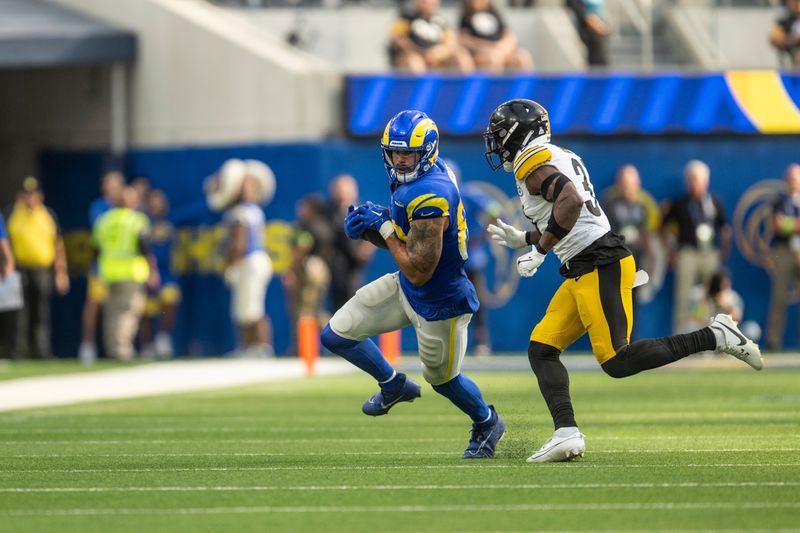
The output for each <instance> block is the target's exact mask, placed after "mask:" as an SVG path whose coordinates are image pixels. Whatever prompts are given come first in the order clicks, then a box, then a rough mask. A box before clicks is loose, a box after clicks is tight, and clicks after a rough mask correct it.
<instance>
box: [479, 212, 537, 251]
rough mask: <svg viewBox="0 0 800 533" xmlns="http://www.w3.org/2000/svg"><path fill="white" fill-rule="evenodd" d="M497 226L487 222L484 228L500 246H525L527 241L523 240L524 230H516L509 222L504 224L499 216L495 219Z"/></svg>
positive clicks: (515, 247) (514, 247)
mask: <svg viewBox="0 0 800 533" xmlns="http://www.w3.org/2000/svg"><path fill="white" fill-rule="evenodd" d="M497 224H498V226H495V225H494V224H489V226H488V227H487V228H486V231H488V232H489V233H490V234H491V235H492V240H493V241H494V242H496V243H497V244H499V245H501V246H506V247H508V248H513V249H517V248H525V247H526V246H528V243H527V242H526V241H525V232H524V231H521V230H518V229H517V228H515V227H514V226H512V225H511V224H506V223H505V222H503V221H502V220H500V219H499V218H498V219H497Z"/></svg>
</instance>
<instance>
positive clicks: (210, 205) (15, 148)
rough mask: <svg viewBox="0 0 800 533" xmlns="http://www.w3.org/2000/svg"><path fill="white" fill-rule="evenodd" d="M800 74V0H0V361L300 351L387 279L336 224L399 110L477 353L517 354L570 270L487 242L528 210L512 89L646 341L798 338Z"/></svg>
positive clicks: (368, 179) (371, 194) (372, 255)
mask: <svg viewBox="0 0 800 533" xmlns="http://www.w3.org/2000/svg"><path fill="white" fill-rule="evenodd" d="M178 5H179V6H180V7H176V6H178ZM798 70H800V0H665V1H663V2H662V1H658V2H656V1H654V0H508V1H505V0H463V1H461V0H407V1H403V2H398V1H395V0H182V2H180V3H175V2H172V1H171V0H114V2H108V1H107V0H49V1H44V0H0V117H2V119H0V177H1V179H0V213H2V218H0V276H2V279H0V357H7V358H48V357H52V356H53V355H54V354H55V355H57V356H63V357H75V356H79V357H80V358H81V359H82V360H84V361H86V362H91V361H93V360H95V359H96V358H97V357H106V356H107V357H114V358H118V359H121V360H131V359H137V358H141V359H151V358H169V357H173V356H175V355H219V354H223V353H229V354H230V355H242V356H252V357H265V356H271V355H273V354H278V355H282V354H296V353H297V352H298V351H299V350H300V348H301V346H300V345H301V344H303V343H304V342H306V340H307V339H310V338H315V335H316V334H315V332H316V331H317V329H318V328H319V325H320V324H322V323H324V322H325V321H326V320H327V317H328V316H329V315H330V313H331V312H332V311H335V310H336V309H337V308H338V307H339V306H341V305H342V303H343V302H345V301H346V300H347V299H348V298H350V297H351V296H352V295H353V294H354V292H355V291H356V290H357V289H358V287H360V286H361V284H362V283H363V282H365V281H368V280H370V279H374V278H375V277H377V276H378V275H380V274H381V273H383V272H386V271H387V270H388V269H390V268H392V264H391V261H390V260H389V259H388V258H387V257H386V254H385V253H383V252H376V251H375V249H374V248H373V247H372V246H371V245H369V244H367V243H365V242H362V241H351V240H348V239H347V238H345V236H344V234H343V231H342V220H343V218H344V216H345V213H346V210H347V207H348V205H350V204H354V203H357V202H359V201H364V200H372V201H375V202H378V203H386V201H387V198H388V182H387V180H386V179H385V176H383V167H382V165H381V159H380V154H379V150H378V139H379V136H380V134H381V133H382V132H383V128H384V126H385V124H386V121H387V120H388V119H389V118H390V117H391V116H392V115H393V114H394V113H396V112H397V111H399V110H400V109H403V108H418V109H422V110H424V111H425V112H427V113H428V114H429V115H430V116H431V117H432V118H433V119H434V120H436V122H437V124H438V125H439V130H440V134H441V138H442V145H441V146H442V155H443V157H446V158H448V163H449V164H450V166H451V168H452V169H453V170H454V171H455V172H456V174H459V175H461V178H462V181H461V191H462V195H463V196H464V203H465V208H466V212H467V216H468V227H469V231H470V249H469V253H470V259H469V262H468V263H467V270H468V274H469V275H470V278H471V279H472V280H473V282H474V283H475V285H476V287H477V288H478V292H479V296H480V299H481V302H482V304H483V305H482V311H481V313H479V314H478V315H477V316H476V317H475V319H474V320H473V324H472V328H473V331H472V339H471V341H470V346H471V351H472V352H473V353H475V354H479V355H484V354H490V353H496V352H505V351H508V352H515V351H523V350H524V349H525V346H526V342H525V337H526V332H527V331H528V330H529V328H530V327H531V325H532V324H531V320H532V317H534V316H539V315H541V313H542V312H543V311H544V309H543V305H544V304H545V303H546V301H547V298H544V297H543V296H542V291H546V290H550V288H554V287H555V286H556V282H557V281H556V280H557V275H556V274H555V273H550V272H549V271H548V272H544V271H543V272H542V273H541V274H537V278H536V280H534V282H533V283H519V280H518V278H517V277H516V274H515V273H514V270H513V257H510V256H508V255H507V252H505V251H503V250H498V249H496V248H493V247H492V246H491V244H490V242H489V240H488V239H486V235H485V233H484V228H485V227H486V225H487V224H488V223H489V222H491V221H493V220H495V219H496V218H498V217H502V218H503V219H504V220H506V221H507V222H517V223H524V220H514V217H516V216H518V215H516V213H517V204H518V200H517V198H516V192H515V189H514V184H513V181H509V180H507V179H504V177H502V176H500V175H499V174H498V175H492V174H491V173H490V172H489V169H488V168H487V166H486V165H485V162H484V161H483V145H482V142H481V137H480V134H481V132H482V130H483V128H484V127H485V122H486V119H487V118H488V113H489V112H490V111H491V110H492V109H493V108H494V107H495V106H496V105H497V104H498V103H500V102H502V101H504V100H507V99H510V98H515V97H526V98H532V99H534V100H537V101H539V102H541V103H542V104H543V105H545V107H546V108H547V109H548V110H549V112H550V120H551V123H552V127H553V134H554V142H556V143H557V144H560V145H563V146H565V147H567V148H570V149H573V150H574V151H575V152H576V153H578V154H580V155H581V156H582V157H583V158H584V160H585V163H586V166H587V168H588V169H589V172H590V173H591V174H592V182H593V183H594V184H595V186H596V187H597V188H598V198H600V200H601V204H602V206H603V208H604V209H605V211H606V213H607V214H608V216H609V218H610V219H611V221H612V223H613V225H614V229H615V230H616V231H618V232H619V233H621V234H622V235H624V236H625V238H626V241H627V243H628V245H629V246H630V247H631V248H632V250H633V251H634V254H635V257H636V261H637V262H638V263H639V264H640V265H641V266H642V267H643V268H645V269H646V270H647V271H648V272H649V273H650V276H651V282H650V283H649V284H648V285H646V286H644V287H642V288H640V289H638V291H639V292H638V293H637V319H638V320H637V326H636V329H635V330H634V337H635V336H636V335H637V332H638V333H639V334H640V335H642V336H647V337H657V336H661V335H666V334H668V333H670V332H680V331H686V330H688V329H693V328H695V327H697V326H699V325H701V324H702V323H703V322H704V321H705V320H706V319H707V317H708V316H711V315H713V314H714V313H716V312H728V313H731V314H732V315H733V316H734V318H736V319H737V320H742V321H744V322H746V323H747V324H748V325H747V332H748V334H749V335H751V336H752V337H758V336H759V330H763V331H764V335H763V338H762V345H763V346H765V347H766V348H768V349H771V350H781V349H784V348H786V347H787V346H788V348H797V347H798V346H800V338H798V336H797V331H798V328H797V327H796V326H797V325H798V324H800V316H799V315H800V313H798V312H797V309H796V307H797V306H795V305H793V304H795V303H796V302H797V301H798V299H800V291H799V290H798V287H799V286H798V284H797V280H798V277H799V276H800V167H798V164H797V162H798V160H800V156H798V154H799V153H800V150H798V148H797V147H798V146H800V74H798V72H797V71H798ZM601 189H602V191H601ZM550 270H555V269H550ZM540 275H541V277H539V276H540ZM16 283H18V284H19V286H20V288H21V291H20V293H21V295H22V298H21V302H13V301H12V300H13V298H12V299H10V300H9V299H8V298H6V296H4V295H6V294H7V293H6V292H4V291H5V290H6V289H8V288H9V287H11V288H12V289H13V286H14V285H15V284H16ZM9 302H10V303H9ZM414 342H416V341H415V339H413V337H403V338H402V344H403V348H404V349H407V350H410V349H413V346H414ZM578 348H579V349H581V348H584V349H585V348H588V344H585V345H583V346H581V345H580V344H579V345H578Z"/></svg>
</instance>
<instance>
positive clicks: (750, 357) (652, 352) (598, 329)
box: [577, 257, 761, 378]
mask: <svg viewBox="0 0 800 533" xmlns="http://www.w3.org/2000/svg"><path fill="white" fill-rule="evenodd" d="M635 274H636V266H635V263H634V260H633V258H632V257H626V258H623V259H622V260H620V261H618V262H615V263H612V264H610V265H605V266H602V267H599V268H597V269H596V270H595V271H594V272H592V273H591V274H588V275H586V276H583V277H582V278H581V280H580V281H579V282H578V286H579V290H578V293H577V294H578V306H579V309H580V315H581V320H583V322H584V325H585V326H586V329H587V330H588V331H589V337H590V340H591V342H592V351H593V352H594V354H595V357H596V358H597V361H598V362H599V363H600V365H601V366H602V368H603V370H604V371H605V372H606V373H607V374H608V375H610V376H612V377H615V378H623V377H627V376H632V375H634V374H638V373H639V372H642V371H643V370H650V369H653V368H658V367H661V366H664V365H667V364H669V363H673V362H675V361H678V360H679V359H683V358H684V357H686V356H688V355H691V354H693V353H697V352H702V351H705V350H714V349H720V350H723V351H726V352H727V353H730V354H731V355H734V356H735V357H737V358H739V359H742V360H744V361H745V362H747V363H748V364H750V365H751V366H753V367H754V368H756V369H759V368H760V367H761V355H760V352H758V347H757V346H755V344H753V343H752V341H749V340H748V339H746V338H745V337H744V335H742V334H741V332H740V331H739V330H738V328H737V327H736V325H735V324H734V323H733V321H732V320H731V319H730V317H727V315H717V317H716V318H715V319H714V321H713V322H712V324H711V326H710V327H705V328H702V329H699V330H697V331H693V332H690V333H685V334H678V335H671V336H668V337H661V338H659V339H642V340H639V341H636V342H634V343H632V344H628V343H629V341H630V332H631V328H632V325H633V317H632V301H631V300H632V297H631V292H632V289H631V288H632V286H633V278H634V276H635ZM737 343H741V346H738V347H737Z"/></svg>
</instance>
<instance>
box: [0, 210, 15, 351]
mask: <svg viewBox="0 0 800 533" xmlns="http://www.w3.org/2000/svg"><path fill="white" fill-rule="evenodd" d="M15 270H16V267H15V266H14V254H13V253H11V245H9V243H8V232H7V231H6V222H5V219H4V218H3V214H2V213H0V280H2V279H3V278H5V277H6V276H8V275H9V274H11V273H13V272H14V271H15ZM13 317H14V311H6V312H0V357H11V356H12V355H13V338H14V334H13V333H12V332H11V331H10V330H11V329H12V328H13V324H12V322H13Z"/></svg>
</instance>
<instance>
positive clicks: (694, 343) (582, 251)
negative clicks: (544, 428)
mask: <svg viewBox="0 0 800 533" xmlns="http://www.w3.org/2000/svg"><path fill="white" fill-rule="evenodd" d="M484 139H485V141H486V158H487V161H488V162H489V165H490V166H491V167H492V169H494V170H497V169H499V168H503V169H504V170H506V171H507V172H512V173H513V174H514V178H515V183H516V186H517V192H518V193H519V197H520V201H521V203H522V212H523V214H524V215H525V217H526V218H528V220H530V222H531V223H532V224H533V228H534V229H533V230H531V231H522V230H520V229H517V228H515V227H513V226H511V225H509V224H506V223H504V222H503V221H501V220H498V224H497V225H494V224H490V225H489V227H488V228H487V229H488V231H489V232H490V233H491V234H492V238H493V239H494V240H495V241H496V242H498V243H499V244H501V245H504V246H508V247H509V248H515V249H520V248H526V247H530V251H529V252H528V253H526V254H524V255H522V256H520V257H519V259H518V260H517V271H518V273H519V274H520V276H522V277H531V276H533V275H534V274H535V273H536V271H537V270H538V269H539V267H540V266H541V265H542V263H543V262H544V260H545V257H546V256H547V254H548V253H549V252H550V251H553V252H554V253H555V254H556V256H557V257H558V259H559V260H560V262H561V269H560V273H561V274H562V275H563V276H564V277H565V278H566V279H565V281H564V282H563V283H562V284H561V286H560V287H559V288H558V290H557V291H556V293H555V294H554V295H553V298H552V300H551V301H550V305H549V306H548V308H547V311H546V313H545V315H544V318H542V320H541V321H540V322H539V323H538V324H537V325H536V327H535V328H534V329H533V332H532V333H531V336H530V345H529V347H528V358H529V360H530V364H531V369H532V370H533V372H534V374H535V375H536V378H537V380H538V382H539V389H540V390H541V392H542V396H543V397H544V399H545V401H546V403H547V406H548V408H549V410H550V414H551V416H552V417H553V422H554V426H555V433H554V434H553V436H552V437H551V438H550V439H549V440H548V441H547V442H545V444H544V445H543V446H542V447H541V449H539V451H537V452H536V453H534V454H533V455H531V457H529V458H528V461H529V462H553V461H565V460H569V459H572V458H574V457H578V456H581V455H583V452H584V450H585V449H586V445H585V443H584V436H583V434H582V433H581V432H580V430H579V429H578V424H577V422H576V421H575V415H574V412H573V409H572V401H571V399H570V394H569V376H568V374H567V369H566V368H565V367H564V365H563V363H562V362H561V360H560V357H559V356H560V354H561V352H562V351H563V350H564V349H565V348H566V347H567V346H569V345H570V344H572V343H573V342H575V341H576V340H578V338H580V337H581V336H582V335H583V334H584V333H586V332H588V333H589V339H590V341H591V343H592V351H593V352H594V355H595V358H596V359H597V362H598V363H600V366H601V368H602V369H603V370H604V371H605V372H606V373H607V374H608V375H610V376H611V377H614V378H623V377H627V376H632V375H634V374H637V373H639V372H642V371H643V370H649V369H652V368H657V367H661V366H664V365H667V364H669V363H672V362H674V361H677V360H679V359H682V358H684V357H686V356H688V355H690V354H693V353H696V352H701V351H705V350H714V349H719V350H721V351H723V352H726V353H728V354H730V355H733V356H734V357H736V358H738V359H741V360H743V361H744V362H746V363H747V364H749V365H750V366H752V367H753V368H755V369H756V370H760V369H761V368H762V366H763V362H762V360H761V354H760V351H759V349H758V346H757V345H756V344H755V343H754V342H753V341H751V340H749V339H747V338H746V337H745V336H744V335H743V334H742V332H741V331H739V328H738V327H737V326H736V323H735V322H734V321H733V320H732V319H731V317H729V316H728V315H723V314H719V315H717V316H716V317H715V318H714V319H713V320H712V321H711V325H710V327H706V328H702V329H700V330H698V331H694V332H691V333H687V334H685V335H673V336H671V337H662V338H660V339H643V340H638V341H636V342H633V343H631V342H630V335H631V328H632V326H633V314H632V309H633V305H632V289H633V287H634V286H635V284H636V279H637V277H638V278H639V279H640V280H642V281H644V279H646V275H645V274H644V272H642V273H641V274H639V275H638V276H637V272H636V264H635V262H634V259H633V256H632V255H631V252H630V251H629V250H628V249H627V248H626V247H625V240H624V239H623V238H622V237H621V236H619V235H617V234H615V233H614V232H612V231H611V229H610V225H609V222H608V219H607V218H606V215H605V213H603V210H602V209H601V208H600V205H599V204H598V202H597V200H596V199H595V196H594V187H593V186H592V182H591V181H590V179H589V172H588V171H587V170H586V166H585V165H584V163H583V160H582V159H581V158H580V157H579V156H578V155H577V154H575V153H573V152H571V151H569V150H566V149H564V148H561V147H559V146H556V145H554V144H551V143H550V121H549V119H548V115H547V111H546V110H545V109H544V107H542V106H541V105H539V104H538V103H536V102H534V101H532V100H524V99H517V100H511V101H508V102H506V103H504V104H502V105H500V106H498V107H497V108H496V109H495V110H494V112H493V113H492V115H491V117H490V119H489V126H488V127H487V129H486V132H485V133H484Z"/></svg>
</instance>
